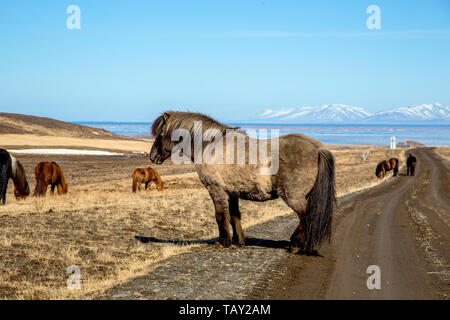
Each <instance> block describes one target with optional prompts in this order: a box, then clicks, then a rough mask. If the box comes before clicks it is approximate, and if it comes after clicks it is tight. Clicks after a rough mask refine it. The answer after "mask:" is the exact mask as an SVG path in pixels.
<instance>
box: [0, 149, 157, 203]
mask: <svg viewBox="0 0 450 320" xmlns="http://www.w3.org/2000/svg"><path fill="white" fill-rule="evenodd" d="M34 176H35V178H36V187H35V189H34V192H33V196H35V197H44V196H45V195H46V193H47V189H48V186H50V191H51V193H52V194H54V193H55V189H56V190H57V193H58V194H59V195H61V194H66V193H67V192H68V190H69V189H68V187H67V183H66V179H65V178H64V174H63V172H62V170H61V167H60V166H59V165H58V164H57V163H56V162H54V161H52V162H39V163H38V164H37V165H36V167H35V168H34ZM9 178H11V179H12V180H13V182H14V196H15V197H16V199H17V200H25V199H26V197H28V196H29V195H30V186H29V185H28V182H27V179H26V175H25V170H24V168H23V166H22V164H21V163H20V162H19V161H18V160H17V159H16V158H15V157H14V156H13V155H11V154H10V153H9V152H8V151H6V150H5V149H0V204H5V203H6V191H7V187H8V180H9ZM132 178H133V186H132V190H133V192H136V190H137V189H139V190H140V189H141V188H140V185H141V183H145V189H146V190H147V187H148V185H149V183H151V182H154V183H155V184H156V187H157V189H158V190H159V191H161V190H163V189H164V183H163V182H162V180H161V177H160V176H159V174H158V173H157V172H156V171H155V170H154V169H152V168H146V169H142V168H136V169H135V170H134V171H133V175H132Z"/></svg>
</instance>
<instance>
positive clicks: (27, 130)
mask: <svg viewBox="0 0 450 320" xmlns="http://www.w3.org/2000/svg"><path fill="white" fill-rule="evenodd" d="M0 134H34V135H43V136H59V137H76V138H91V139H93V138H101V139H105V138H106V139H108V138H109V139H111V138H113V139H117V138H119V139H120V138H122V137H119V136H117V135H115V134H113V133H111V132H109V131H107V130H104V129H97V128H91V127H87V126H83V125H78V124H73V123H68V122H64V121H59V120H55V119H50V118H44V117H36V116H28V115H23V114H16V113H0Z"/></svg>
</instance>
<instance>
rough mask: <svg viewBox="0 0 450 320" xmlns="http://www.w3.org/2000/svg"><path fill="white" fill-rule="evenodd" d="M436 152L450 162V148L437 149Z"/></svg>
mask: <svg viewBox="0 0 450 320" xmlns="http://www.w3.org/2000/svg"><path fill="white" fill-rule="evenodd" d="M435 152H436V153H437V154H438V155H440V156H441V157H443V158H444V159H446V160H448V161H450V147H437V148H436V149H435Z"/></svg>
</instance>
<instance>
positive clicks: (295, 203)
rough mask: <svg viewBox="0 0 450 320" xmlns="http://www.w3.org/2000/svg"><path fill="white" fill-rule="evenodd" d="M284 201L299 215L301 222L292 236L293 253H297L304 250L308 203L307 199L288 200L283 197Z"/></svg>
mask: <svg viewBox="0 0 450 320" xmlns="http://www.w3.org/2000/svg"><path fill="white" fill-rule="evenodd" d="M282 198H283V200H284V201H285V202H286V203H287V205H288V206H289V207H291V209H292V210H294V211H295V213H297V215H298V218H299V219H300V222H299V224H298V226H297V228H296V229H295V231H294V233H293V234H292V235H291V239H290V240H291V252H292V253H297V252H298V251H299V250H303V240H302V237H303V230H305V228H306V225H305V213H306V205H307V204H308V201H307V200H306V198H303V199H295V200H293V199H292V198H291V197H289V198H286V197H282Z"/></svg>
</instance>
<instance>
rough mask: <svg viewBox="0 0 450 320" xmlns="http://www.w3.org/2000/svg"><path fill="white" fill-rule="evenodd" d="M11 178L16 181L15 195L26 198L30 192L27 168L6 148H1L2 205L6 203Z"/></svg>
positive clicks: (0, 202) (0, 184) (0, 201)
mask: <svg viewBox="0 0 450 320" xmlns="http://www.w3.org/2000/svg"><path fill="white" fill-rule="evenodd" d="M9 178H12V180H13V182H14V196H15V197H16V199H17V200H20V199H22V200H24V199H25V198H26V197H27V196H28V195H29V194H30V187H29V186H28V182H27V177H26V175H25V170H24V169H23V167H22V165H21V164H20V162H19V161H18V160H17V159H16V158H14V157H13V156H12V155H11V154H10V153H9V152H8V151H6V150H5V149H0V205H2V204H5V203H6V191H7V189H8V181H9Z"/></svg>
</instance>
